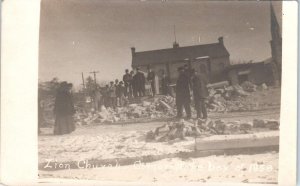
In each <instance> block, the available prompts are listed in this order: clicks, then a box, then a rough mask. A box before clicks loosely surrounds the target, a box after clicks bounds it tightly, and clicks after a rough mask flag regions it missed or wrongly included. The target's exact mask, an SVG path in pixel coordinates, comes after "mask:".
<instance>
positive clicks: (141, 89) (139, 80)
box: [133, 68, 146, 97]
mask: <svg viewBox="0 0 300 186" xmlns="http://www.w3.org/2000/svg"><path fill="white" fill-rule="evenodd" d="M133 79H134V83H135V86H136V89H137V94H138V96H139V97H142V96H145V83H146V78H145V75H144V73H142V72H140V69H139V68H136V74H135V75H134V77H133Z"/></svg>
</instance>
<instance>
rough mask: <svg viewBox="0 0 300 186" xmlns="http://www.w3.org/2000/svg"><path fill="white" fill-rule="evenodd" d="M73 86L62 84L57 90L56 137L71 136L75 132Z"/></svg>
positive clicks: (55, 107)
mask: <svg viewBox="0 0 300 186" xmlns="http://www.w3.org/2000/svg"><path fill="white" fill-rule="evenodd" d="M71 88H72V84H68V83H67V82H62V83H61V84H60V87H59V88H58V90H57V94H56V99H55V106H54V114H55V116H56V118H55V125H54V135H62V134H69V133H71V132H73V131H74V130H75V124H74V121H73V115H74V113H75V109H74V104H73V99H72V95H71V92H70V90H71Z"/></svg>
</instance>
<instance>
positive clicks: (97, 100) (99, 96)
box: [94, 86, 103, 111]
mask: <svg viewBox="0 0 300 186" xmlns="http://www.w3.org/2000/svg"><path fill="white" fill-rule="evenodd" d="M102 100H103V96H102V94H101V93H100V90H99V87H98V86H97V87H96V88H95V91H94V104H95V110H96V111H99V109H100V108H101V105H102V104H103V103H102V102H103V101H102Z"/></svg>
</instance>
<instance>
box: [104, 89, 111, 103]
mask: <svg viewBox="0 0 300 186" xmlns="http://www.w3.org/2000/svg"><path fill="white" fill-rule="evenodd" d="M103 104H104V106H105V107H109V106H110V93H109V85H105V88H104V90H103Z"/></svg>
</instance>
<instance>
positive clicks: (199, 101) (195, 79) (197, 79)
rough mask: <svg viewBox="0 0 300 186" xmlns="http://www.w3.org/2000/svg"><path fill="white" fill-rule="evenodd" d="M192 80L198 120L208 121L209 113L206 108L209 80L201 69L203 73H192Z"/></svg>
mask: <svg viewBox="0 0 300 186" xmlns="http://www.w3.org/2000/svg"><path fill="white" fill-rule="evenodd" d="M191 80H192V84H193V95H194V102H195V109H196V111H197V118H201V115H202V116H203V117H202V118H203V119H207V111H206V107H205V99H206V98H207V96H208V90H207V87H206V86H207V83H208V82H207V78H206V76H205V74H204V73H203V69H201V73H199V74H197V72H196V71H195V70H193V71H192V73H191Z"/></svg>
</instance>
